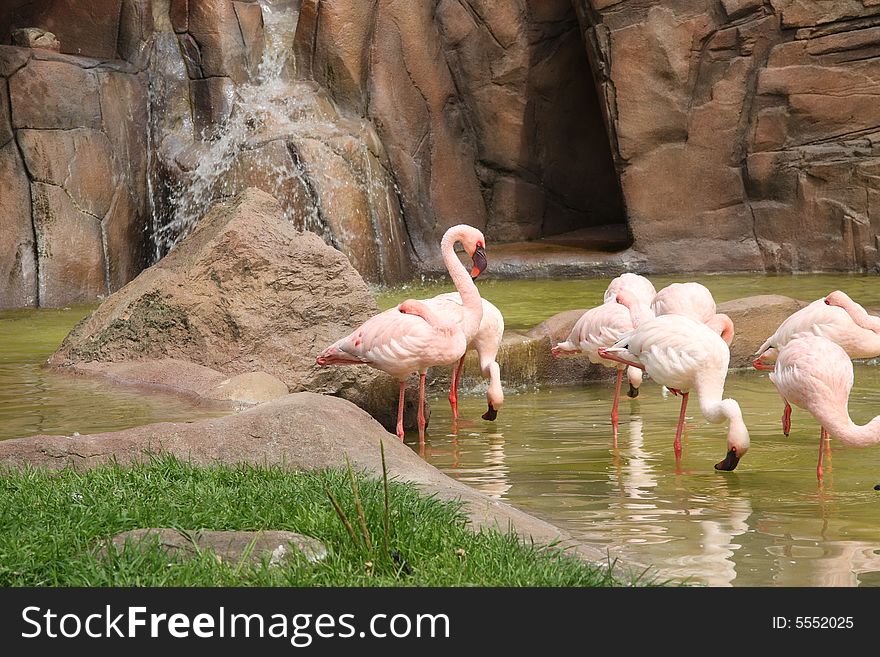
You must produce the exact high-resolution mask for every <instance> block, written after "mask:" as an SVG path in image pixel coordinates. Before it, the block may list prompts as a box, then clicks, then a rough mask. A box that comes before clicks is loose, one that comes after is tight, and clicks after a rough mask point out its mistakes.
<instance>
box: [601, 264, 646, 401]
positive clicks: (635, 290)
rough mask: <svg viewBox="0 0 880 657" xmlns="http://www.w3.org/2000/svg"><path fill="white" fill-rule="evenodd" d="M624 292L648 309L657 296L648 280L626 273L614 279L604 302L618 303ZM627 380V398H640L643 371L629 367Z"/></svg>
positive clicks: (606, 290)
mask: <svg viewBox="0 0 880 657" xmlns="http://www.w3.org/2000/svg"><path fill="white" fill-rule="evenodd" d="M624 291H626V292H629V293H631V294H632V295H633V296H634V297H635V298H636V299H637V300H638V302H639V303H640V304H641V305H643V306H648V307H650V305H651V303H652V302H653V301H654V297H655V296H656V295H657V290H656V289H655V288H654V284H653V283H651V281H649V280H648V279H647V278H645V277H644V276H641V275H640V274H633V273H631V272H626V273H625V274H621V275H620V276H618V277H617V278H615V279H613V280H612V281H611V282H610V283H609V284H608V287H607V288H605V295H604V296H603V299H604V302H605V303H617V295H618V293H620V292H624ZM626 378H627V380H628V381H629V390H628V391H627V393H626V396H627V397H629V398H630V399H635V398H636V397H638V396H639V386H641V384H642V370H640V369H639V368H637V367H628V368H626Z"/></svg>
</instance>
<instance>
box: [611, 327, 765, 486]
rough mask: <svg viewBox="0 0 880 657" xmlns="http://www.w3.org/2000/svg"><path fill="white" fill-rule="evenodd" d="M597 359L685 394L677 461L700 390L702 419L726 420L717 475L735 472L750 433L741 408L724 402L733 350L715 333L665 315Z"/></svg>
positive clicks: (747, 445)
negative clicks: (692, 403)
mask: <svg viewBox="0 0 880 657" xmlns="http://www.w3.org/2000/svg"><path fill="white" fill-rule="evenodd" d="M599 355H600V356H602V357H603V358H607V359H609V360H613V361H617V362H619V363H622V364H624V365H632V366H634V367H641V368H643V369H644V370H645V371H646V372H647V373H648V374H649V375H650V376H651V378H652V379H654V380H655V381H657V382H658V383H660V384H662V385H665V386H666V387H667V388H669V389H670V390H673V391H675V392H677V393H679V394H681V412H680V413H679V416H678V426H677V428H676V431H675V442H674V444H673V447H674V449H675V456H676V460H677V459H679V458H680V457H681V435H682V432H683V431H684V420H685V411H686V409H687V403H688V397H689V395H690V391H691V390H696V392H697V396H698V398H699V401H700V410H701V411H702V413H703V416H704V417H705V418H706V419H707V420H708V421H709V422H712V423H714V424H718V423H720V422H724V421H725V420H727V421H728V430H727V455H726V456H725V457H724V460H722V461H720V462H719V463H717V464H715V469H716V470H733V469H734V468H736V466H737V463H739V460H740V459H741V458H742V457H743V456H745V453H746V452H747V451H748V449H749V432H748V429H747V428H746V425H745V422H744V421H743V417H742V410H741V409H740V407H739V404H738V403H737V402H736V401H735V400H733V399H722V396H723V394H724V382H725V379H726V378H727V366H728V363H729V362H730V349H729V348H728V346H727V344H726V343H725V342H724V340H722V339H721V336H719V335H718V334H717V333H716V332H715V331H713V330H712V329H711V328H709V327H708V326H706V325H705V324H703V323H702V322H698V321H697V320H695V319H692V318H690V317H685V316H684V315H661V316H660V317H657V318H655V319H652V320H650V321H648V322H645V323H643V324H641V325H640V326H639V327H638V328H636V329H635V330H634V331H632V332H631V333H629V334H627V335H625V336H623V337H622V338H621V339H619V340H618V341H617V342H616V343H615V344H614V345H613V346H612V347H609V348H602V349H599Z"/></svg>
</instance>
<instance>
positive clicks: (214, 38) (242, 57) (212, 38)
mask: <svg viewBox="0 0 880 657" xmlns="http://www.w3.org/2000/svg"><path fill="white" fill-rule="evenodd" d="M187 17H188V23H187V30H188V32H189V33H190V34H191V35H192V37H193V39H195V40H196V43H198V45H199V51H200V52H201V65H202V69H203V71H204V75H205V76H207V77H228V78H230V79H231V80H232V81H233V82H235V83H236V84H241V83H243V82H247V79H248V62H247V51H246V48H245V44H244V41H243V39H242V32H241V29H240V28H239V24H238V18H237V17H236V14H235V8H234V6H233V2H232V1H231V0H199V1H198V2H188V3H187ZM175 29H179V24H178V26H175Z"/></svg>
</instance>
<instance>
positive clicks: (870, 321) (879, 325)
mask: <svg viewBox="0 0 880 657" xmlns="http://www.w3.org/2000/svg"><path fill="white" fill-rule="evenodd" d="M805 334H813V335H821V336H822V337H824V338H827V339H828V340H831V341H832V342H834V343H835V344H838V345H840V346H841V347H842V348H843V350H844V351H845V352H846V353H847V354H848V355H849V357H850V358H874V357H875V356H880V317H875V316H874V315H869V314H868V312H867V311H866V310H865V309H864V308H863V307H862V306H860V305H859V304H857V303H856V302H855V301H853V300H852V299H851V298H850V297H849V296H848V295H847V294H846V293H845V292H842V291H840V290H835V291H834V292H832V293H831V294H829V295H827V296H825V297H824V298H822V299H817V300H816V301H813V302H812V303H811V304H809V305H808V306H805V307H803V308H801V309H800V310H798V311H797V312H795V313H792V314H791V315H790V316H789V317H788V318H787V319H786V320H785V321H784V322H782V324H780V325H779V328H777V329H776V332H775V333H774V334H773V335H771V336H770V337H769V338H767V339H766V340H765V341H764V344H762V345H761V346H760V347H758V351H757V353H756V355H755V359H754V360H753V361H752V366H753V367H754V368H755V369H756V370H762V371H770V370H772V369H773V365H772V363H773V361H774V360H776V358H777V356H778V354H779V350H780V349H781V348H783V347H784V346H785V345H786V344H788V342H789V341H791V340H793V339H794V338H796V337H800V336H802V335H805ZM768 361H769V362H768ZM782 432H783V433H784V434H785V435H786V436H787V435H789V433H790V432H791V404H789V403H788V402H786V403H785V410H783V412H782Z"/></svg>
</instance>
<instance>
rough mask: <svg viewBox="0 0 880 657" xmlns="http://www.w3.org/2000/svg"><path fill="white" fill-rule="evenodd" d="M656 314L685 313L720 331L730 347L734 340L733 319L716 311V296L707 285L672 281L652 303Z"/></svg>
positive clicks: (658, 315)
mask: <svg viewBox="0 0 880 657" xmlns="http://www.w3.org/2000/svg"><path fill="white" fill-rule="evenodd" d="M651 309H652V310H653V311H654V315H655V316H657V317H660V316H661V315H684V316H685V317H690V318H692V319H695V320H697V321H698V322H702V323H703V324H706V325H707V326H708V327H709V328H711V329H712V330H713V331H715V332H716V333H718V334H719V335H720V336H721V338H722V339H723V340H724V342H726V343H727V346H728V347H729V346H730V345H731V343H732V342H733V334H734V332H733V320H731V319H730V317H729V316H727V315H725V314H724V313H719V312H716V310H717V308H716V305H715V298H714V297H713V296H712V293H711V292H710V291H709V288H707V287H706V286H705V285H702V284H700V283H695V282H693V281H691V282H689V283H672V284H671V285H667V286H666V287H664V288H663V289H662V290H660V291H659V292H658V293H657V294H656V296H655V297H654V300H653V301H652V303H651Z"/></svg>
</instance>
